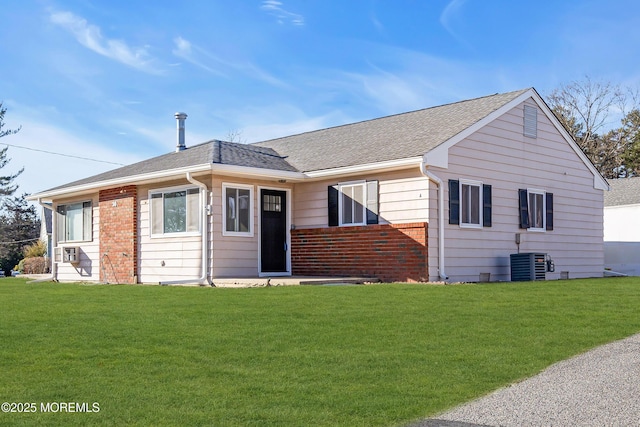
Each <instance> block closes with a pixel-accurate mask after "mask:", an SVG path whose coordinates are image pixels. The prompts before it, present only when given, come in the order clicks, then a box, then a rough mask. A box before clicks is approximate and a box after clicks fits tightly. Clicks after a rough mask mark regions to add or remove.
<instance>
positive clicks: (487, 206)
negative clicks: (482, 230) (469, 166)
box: [482, 184, 491, 227]
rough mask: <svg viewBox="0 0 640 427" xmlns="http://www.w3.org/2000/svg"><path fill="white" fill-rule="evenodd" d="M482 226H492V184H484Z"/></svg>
mask: <svg viewBox="0 0 640 427" xmlns="http://www.w3.org/2000/svg"><path fill="white" fill-rule="evenodd" d="M482 226H483V227H491V186H490V185H489V184H482Z"/></svg>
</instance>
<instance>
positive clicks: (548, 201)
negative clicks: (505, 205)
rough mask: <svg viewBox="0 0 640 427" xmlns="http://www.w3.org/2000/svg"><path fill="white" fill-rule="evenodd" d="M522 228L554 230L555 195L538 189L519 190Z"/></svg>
mask: <svg viewBox="0 0 640 427" xmlns="http://www.w3.org/2000/svg"><path fill="white" fill-rule="evenodd" d="M519 201H520V228H526V229H527V230H530V231H545V230H553V193H548V192H546V191H544V190H538V189H531V188H528V189H521V190H519Z"/></svg>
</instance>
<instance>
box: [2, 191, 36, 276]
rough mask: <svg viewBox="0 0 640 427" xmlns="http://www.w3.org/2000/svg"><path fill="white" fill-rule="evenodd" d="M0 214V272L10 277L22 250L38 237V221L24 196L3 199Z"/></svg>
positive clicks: (31, 206)
mask: <svg viewBox="0 0 640 427" xmlns="http://www.w3.org/2000/svg"><path fill="white" fill-rule="evenodd" d="M2 208H3V209H2V212H1V213H0V239H2V240H1V241H0V270H2V271H4V273H5V275H11V270H13V268H14V267H15V266H16V265H17V264H18V263H19V262H20V260H21V259H22V258H23V253H24V248H25V247H26V246H28V245H29V244H31V243H33V242H34V241H35V240H37V239H38V238H39V236H40V220H39V218H38V213H37V212H36V208H35V206H33V205H29V203H28V202H27V199H26V194H23V195H22V196H19V197H5V198H4V200H3V203H2Z"/></svg>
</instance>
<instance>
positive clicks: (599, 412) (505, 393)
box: [412, 334, 640, 427]
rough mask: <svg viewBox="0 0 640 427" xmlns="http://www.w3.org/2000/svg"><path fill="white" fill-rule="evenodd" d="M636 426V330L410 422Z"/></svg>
mask: <svg viewBox="0 0 640 427" xmlns="http://www.w3.org/2000/svg"><path fill="white" fill-rule="evenodd" d="M475 426H505V427H510V426H518V427H520V426H589V427H593V426H640V334H638V335H634V336H631V337H629V338H627V339H624V340H621V341H616V342H614V343H611V344H607V345H604V346H602V347H598V348H596V349H594V350H591V351H589V352H587V353H584V354H582V355H579V356H576V357H573V358H571V359H568V360H564V361H562V362H558V363H556V364H554V365H552V366H551V367H549V368H547V369H546V370H544V371H543V372H542V373H540V374H538V375H536V376H535V377H532V378H529V379H527V380H524V381H522V382H520V383H516V384H513V385H511V386H509V387H506V388H503V389H500V390H497V391H496V392H494V393H491V394H489V395H487V396H485V397H482V398H480V399H478V400H475V401H472V402H470V403H467V404H464V405H462V406H459V407H458V408H455V409H453V410H451V411H447V412H445V413H443V414H440V415H437V416H435V417H433V419H429V420H424V421H422V422H419V423H416V424H412V427H475Z"/></svg>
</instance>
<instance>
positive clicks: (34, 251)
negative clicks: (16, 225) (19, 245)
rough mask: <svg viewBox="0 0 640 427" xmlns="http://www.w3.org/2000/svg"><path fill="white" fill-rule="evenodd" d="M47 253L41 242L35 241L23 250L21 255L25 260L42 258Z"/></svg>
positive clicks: (44, 245) (45, 246)
mask: <svg viewBox="0 0 640 427" xmlns="http://www.w3.org/2000/svg"><path fill="white" fill-rule="evenodd" d="M46 253H47V245H46V244H45V243H44V242H43V241H42V240H36V241H35V242H34V243H32V244H30V245H29V246H27V247H25V248H24V251H23V252H22V254H23V255H24V257H25V258H36V257H43V256H45V255H46Z"/></svg>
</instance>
